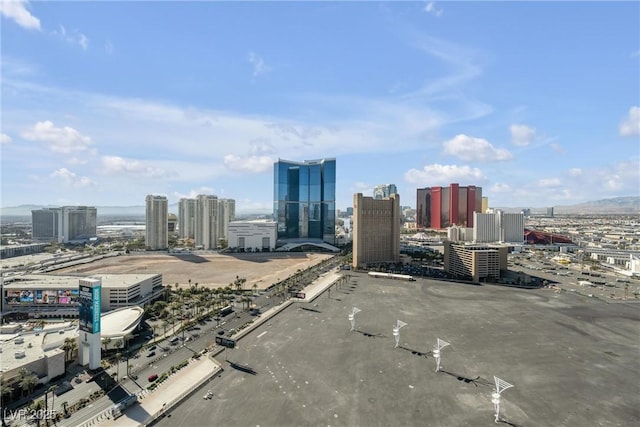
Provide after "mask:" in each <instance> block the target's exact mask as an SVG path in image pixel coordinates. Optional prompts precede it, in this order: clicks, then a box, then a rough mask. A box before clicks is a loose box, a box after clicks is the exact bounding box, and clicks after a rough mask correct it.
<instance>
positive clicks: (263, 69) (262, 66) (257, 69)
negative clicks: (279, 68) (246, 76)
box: [249, 52, 271, 77]
mask: <svg viewBox="0 0 640 427" xmlns="http://www.w3.org/2000/svg"><path fill="white" fill-rule="evenodd" d="M249 62H250V63H251V65H252V66H253V77H258V76H259V75H260V74H264V73H268V72H269V71H271V67H270V66H268V65H267V64H266V63H265V62H264V59H262V58H261V57H260V56H258V55H256V54H255V53H254V52H249Z"/></svg>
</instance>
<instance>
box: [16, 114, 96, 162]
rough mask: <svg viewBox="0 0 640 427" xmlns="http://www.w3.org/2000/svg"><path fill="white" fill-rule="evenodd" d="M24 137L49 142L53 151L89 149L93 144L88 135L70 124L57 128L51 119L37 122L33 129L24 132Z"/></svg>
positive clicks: (70, 151)
mask: <svg viewBox="0 0 640 427" xmlns="http://www.w3.org/2000/svg"><path fill="white" fill-rule="evenodd" d="M22 137H23V138H24V139H26V140H29V141H40V142H48V143H49V144H50V145H49V148H50V149H51V151H54V152H56V153H63V154H69V153H73V152H78V151H84V150H87V149H88V148H89V145H90V144H91V138H89V137H88V136H84V135H82V134H81V133H80V132H78V131H77V130H75V129H74V128H72V127H69V126H65V127H62V128H57V127H55V126H54V124H53V122H51V121H49V120H47V121H44V122H38V123H36V124H35V125H34V126H33V128H32V129H31V130H28V131H26V132H23V133H22Z"/></svg>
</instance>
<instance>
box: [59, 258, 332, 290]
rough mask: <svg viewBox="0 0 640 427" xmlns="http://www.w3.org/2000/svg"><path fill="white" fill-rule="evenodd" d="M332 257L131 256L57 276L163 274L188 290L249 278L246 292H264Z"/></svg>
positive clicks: (92, 264) (71, 270) (68, 269)
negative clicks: (269, 287)
mask: <svg viewBox="0 0 640 427" xmlns="http://www.w3.org/2000/svg"><path fill="white" fill-rule="evenodd" d="M332 256H333V255H329V254H318V253H254V254H218V253H189V254H129V255H122V256H118V257H113V258H106V259H102V260H99V261H96V262H93V263H91V264H86V265H82V266H74V267H69V268H66V269H61V270H57V271H56V274H64V273H87V274H96V273H112V274H114V273H162V279H163V280H162V281H163V283H165V284H166V283H169V284H174V283H178V284H179V285H180V286H181V287H187V286H189V280H191V283H192V284H193V283H198V286H204V287H211V288H218V287H224V286H227V285H229V284H230V283H232V282H233V281H234V280H235V278H236V276H240V277H244V278H245V279H247V282H246V284H245V289H247V288H251V287H253V285H254V284H257V285H258V289H264V288H266V287H268V286H269V285H271V284H272V283H275V282H277V281H278V280H279V279H284V278H286V277H288V276H289V275H291V274H293V273H295V272H296V271H297V270H298V269H300V270H304V269H305V268H307V267H309V266H312V265H315V264H318V263H320V262H321V261H322V260H325V259H328V258H331V257H332Z"/></svg>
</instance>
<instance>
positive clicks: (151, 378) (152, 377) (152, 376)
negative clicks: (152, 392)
mask: <svg viewBox="0 0 640 427" xmlns="http://www.w3.org/2000/svg"><path fill="white" fill-rule="evenodd" d="M147 379H148V380H149V382H150V383H152V382H154V381H155V380H157V379H158V374H151V375H149V378H147Z"/></svg>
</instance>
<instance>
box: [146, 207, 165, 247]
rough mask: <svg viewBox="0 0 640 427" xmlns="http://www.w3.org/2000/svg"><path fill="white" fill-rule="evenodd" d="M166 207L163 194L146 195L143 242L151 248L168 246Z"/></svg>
mask: <svg viewBox="0 0 640 427" xmlns="http://www.w3.org/2000/svg"><path fill="white" fill-rule="evenodd" d="M168 209H169V204H168V202H167V198H166V197H165V196H153V195H148V196H147V198H146V215H145V220H146V228H145V239H144V244H145V246H146V247H147V248H149V249H151V250H155V249H167V247H168V246H169V233H168V217H169V210H168Z"/></svg>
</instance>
